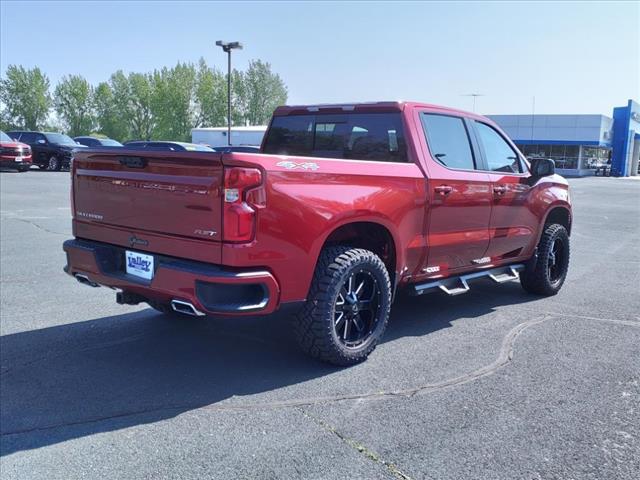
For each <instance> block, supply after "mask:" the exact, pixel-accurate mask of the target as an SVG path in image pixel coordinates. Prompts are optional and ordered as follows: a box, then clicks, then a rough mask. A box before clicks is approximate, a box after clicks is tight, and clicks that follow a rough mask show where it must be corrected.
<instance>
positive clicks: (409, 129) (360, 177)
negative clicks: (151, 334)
mask: <svg viewBox="0 0 640 480" xmlns="http://www.w3.org/2000/svg"><path fill="white" fill-rule="evenodd" d="M72 163H73V164H72V168H71V174H72V192H71V201H72V212H73V234H74V237H75V238H74V239H72V240H69V241H67V242H65V243H64V250H65V251H66V253H67V266H66V267H65V271H66V272H67V273H68V274H70V275H72V276H74V277H75V278H76V279H77V280H78V281H80V282H82V283H84V284H87V285H90V286H99V285H105V286H108V287H112V288H114V289H116V290H118V293H117V301H118V302H119V303H122V304H137V303H140V302H146V303H148V304H149V305H151V306H152V307H154V308H156V309H158V310H160V311H162V312H170V311H175V312H179V313H183V314H188V315H196V316H205V315H209V316H215V315H224V316H231V315H266V314H270V313H272V312H274V311H276V310H278V309H280V310H283V309H289V310H290V311H291V312H292V314H294V318H295V320H294V321H295V330H296V332H297V336H298V338H299V341H300V344H301V346H302V348H303V349H304V350H305V351H307V352H308V353H309V354H311V355H312V356H314V357H317V358H319V359H321V360H323V361H327V362H331V363H334V364H338V365H350V364H354V363H356V362H359V361H362V360H364V359H365V358H366V357H367V356H368V355H369V353H371V351H372V350H373V349H374V348H375V346H376V344H377V343H378V342H379V341H380V339H381V337H382V335H383V333H384V331H385V328H386V326H387V321H388V318H389V311H390V308H391V303H392V300H393V297H394V294H395V292H396V290H397V289H399V288H403V289H406V290H408V291H409V292H410V293H413V294H416V295H419V294H423V293H426V292H432V291H436V290H439V291H444V292H445V293H447V294H450V295H456V294H460V293H464V292H466V291H467V290H469V282H470V281H471V280H473V279H476V278H479V277H489V278H491V279H493V280H495V281H496V282H503V281H507V280H513V279H517V278H519V279H520V282H521V284H522V286H523V287H524V289H525V290H527V291H528V292H532V293H535V294H540V295H554V294H556V293H557V292H558V290H559V289H560V287H561V286H562V284H563V282H564V280H565V277H566V274H567V268H568V264H569V234H570V231H571V207H570V199H569V189H568V184H567V181H566V180H565V179H564V178H562V177H560V176H559V175H556V174H555V173H554V164H553V161H552V160H549V159H538V160H534V161H533V163H532V164H529V163H528V162H527V160H526V159H525V158H524V157H523V155H522V154H521V153H520V152H519V151H518V149H517V148H516V146H515V145H514V144H513V143H512V142H511V141H510V140H509V139H508V138H507V136H506V135H505V134H504V133H503V132H502V131H501V130H500V129H499V128H498V127H497V126H496V125H495V124H494V123H493V122H491V121H490V120H488V119H487V118H484V117H482V116H479V115H475V114H471V113H467V112H461V111H458V110H453V109H450V108H444V107H438V106H434V105H425V104H419V103H410V102H378V103H363V104H350V105H317V106H287V107H279V108H278V109H276V111H275V112H274V115H273V118H272V120H271V124H270V126H269V129H268V130H267V132H266V134H265V137H264V141H263V144H262V147H261V151H260V153H242V152H232V153H204V152H171V151H147V150H145V151H141V150H133V149H126V147H125V149H86V150H82V151H78V152H76V153H75V158H74V161H73V162H72Z"/></svg>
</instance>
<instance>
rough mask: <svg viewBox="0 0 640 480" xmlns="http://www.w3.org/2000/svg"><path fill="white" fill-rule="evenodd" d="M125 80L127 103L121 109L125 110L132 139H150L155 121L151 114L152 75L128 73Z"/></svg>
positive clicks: (152, 96)
mask: <svg viewBox="0 0 640 480" xmlns="http://www.w3.org/2000/svg"><path fill="white" fill-rule="evenodd" d="M126 82H127V85H126V87H127V88H126V97H125V99H126V102H127V103H126V107H125V108H123V110H122V111H123V112H126V115H127V117H126V118H127V120H128V122H129V131H130V133H131V136H132V137H133V138H134V139H140V140H151V137H152V134H153V130H154V128H155V123H156V119H155V117H154V115H153V98H154V85H153V77H152V75H150V74H147V73H130V74H129V76H128V77H127V79H126ZM119 103H120V102H119Z"/></svg>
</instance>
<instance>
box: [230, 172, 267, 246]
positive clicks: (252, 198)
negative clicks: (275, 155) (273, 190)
mask: <svg viewBox="0 0 640 480" xmlns="http://www.w3.org/2000/svg"><path fill="white" fill-rule="evenodd" d="M261 184H262V173H261V172H260V170H258V169H257V168H244V167H230V168H225V170H224V198H223V205H224V207H223V210H224V211H223V220H224V227H223V230H222V238H223V240H224V241H225V242H250V241H251V240H253V237H254V235H255V228H256V209H257V208H261V207H263V206H264V200H265V198H264V191H263V188H262V187H261Z"/></svg>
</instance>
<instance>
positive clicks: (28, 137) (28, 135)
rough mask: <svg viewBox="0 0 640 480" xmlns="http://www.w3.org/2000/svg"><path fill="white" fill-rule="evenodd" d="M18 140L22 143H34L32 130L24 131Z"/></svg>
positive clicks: (34, 137)
mask: <svg viewBox="0 0 640 480" xmlns="http://www.w3.org/2000/svg"><path fill="white" fill-rule="evenodd" d="M20 141H21V142H22V143H29V144H31V143H36V134H35V133H34V132H24V133H23V134H22V135H20Z"/></svg>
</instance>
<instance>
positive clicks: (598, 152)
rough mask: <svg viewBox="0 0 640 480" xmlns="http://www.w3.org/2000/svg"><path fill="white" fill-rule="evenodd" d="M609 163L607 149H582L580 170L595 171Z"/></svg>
mask: <svg viewBox="0 0 640 480" xmlns="http://www.w3.org/2000/svg"><path fill="white" fill-rule="evenodd" d="M608 161H609V149H608V148H601V147H582V168H591V169H596V168H598V167H602V166H603V165H606V164H607V162H608Z"/></svg>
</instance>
